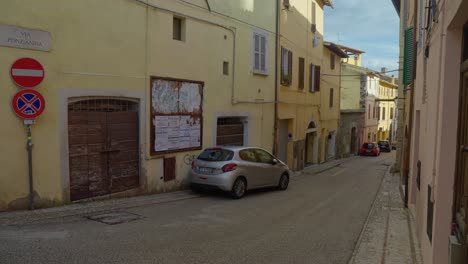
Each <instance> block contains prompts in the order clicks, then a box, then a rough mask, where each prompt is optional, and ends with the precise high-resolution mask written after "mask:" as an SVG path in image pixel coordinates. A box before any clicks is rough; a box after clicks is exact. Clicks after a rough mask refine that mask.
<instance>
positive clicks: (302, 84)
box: [299, 58, 305, 89]
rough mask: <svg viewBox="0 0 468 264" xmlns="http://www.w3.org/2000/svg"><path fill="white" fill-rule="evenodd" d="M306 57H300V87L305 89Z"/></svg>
mask: <svg viewBox="0 0 468 264" xmlns="http://www.w3.org/2000/svg"><path fill="white" fill-rule="evenodd" d="M304 66H305V60H304V58H299V89H304V70H305V69H304Z"/></svg>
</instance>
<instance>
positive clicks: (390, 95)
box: [376, 75, 398, 143]
mask: <svg viewBox="0 0 468 264" xmlns="http://www.w3.org/2000/svg"><path fill="white" fill-rule="evenodd" d="M397 96H398V86H397V85H396V84H395V78H394V77H388V76H385V75H381V76H380V79H379V96H378V99H377V103H378V106H377V107H378V110H377V111H376V112H377V113H379V115H380V116H379V117H378V120H379V121H378V132H377V141H380V140H388V141H389V142H390V143H392V142H394V141H396V140H395V136H396V127H397V109H396V104H395V99H396V98H397Z"/></svg>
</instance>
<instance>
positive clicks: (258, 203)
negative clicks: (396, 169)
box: [0, 153, 394, 264]
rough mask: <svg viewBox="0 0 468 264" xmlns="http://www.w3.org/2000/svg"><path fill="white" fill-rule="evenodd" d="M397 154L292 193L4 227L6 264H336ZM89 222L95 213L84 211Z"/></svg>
mask: <svg viewBox="0 0 468 264" xmlns="http://www.w3.org/2000/svg"><path fill="white" fill-rule="evenodd" d="M393 159H394V156H393V155H392V154H386V153H382V155H381V156H380V157H377V158H375V157H356V158H352V159H350V160H349V161H347V162H345V163H343V164H341V165H339V166H338V167H334V168H332V169H330V170H327V171H325V172H322V173H320V174H317V175H310V174H308V173H307V171H305V172H303V173H301V174H299V175H297V176H295V177H293V178H292V179H291V183H290V187H289V189H288V190H287V191H285V192H282V191H276V190H262V191H255V192H251V193H249V194H248V195H247V196H246V197H245V198H243V199H240V200H232V199H230V198H228V197H227V196H225V195H223V194H219V193H213V194H209V195H207V196H203V197H200V198H194V199H188V200H183V201H177V202H170V203H164V204H156V205H147V206H141V207H134V208H131V209H128V210H125V213H130V214H127V215H130V216H132V214H135V215H137V216H140V218H139V219H137V220H134V221H130V222H124V223H121V224H114V225H108V224H104V223H101V222H98V221H93V220H89V219H88V218H87V217H86V216H82V215H80V216H72V217H67V218H65V219H63V221H61V222H60V223H59V224H57V223H49V224H47V223H46V224H40V225H39V224H32V225H25V226H0V263H2V264H6V263H314V264H320V263H324V264H325V263H326V264H332V263H340V264H346V263H347V262H348V260H349V259H350V258H351V254H352V252H353V249H354V247H355V244H356V242H357V240H358V238H359V235H360V232H361V229H362V227H363V224H364V222H365V221H366V218H367V215H368V213H369V210H370V208H371V205H372V203H373V201H374V198H375V195H376V193H377V191H378V188H379V186H380V184H381V181H382V177H383V176H384V173H385V171H386V170H387V169H388V166H390V165H391V163H392V162H393ZM89 216H92V215H88V217H89Z"/></svg>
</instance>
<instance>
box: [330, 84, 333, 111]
mask: <svg viewBox="0 0 468 264" xmlns="http://www.w3.org/2000/svg"><path fill="white" fill-rule="evenodd" d="M332 107H333V88H330V108H332Z"/></svg>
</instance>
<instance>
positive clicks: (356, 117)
mask: <svg viewBox="0 0 468 264" xmlns="http://www.w3.org/2000/svg"><path fill="white" fill-rule="evenodd" d="M364 118H365V112H363V111H354V112H341V117H340V124H339V130H338V137H337V141H336V144H337V147H336V148H337V154H336V157H337V158H346V157H349V156H351V155H355V154H357V151H358V149H359V145H360V144H361V143H362V142H360V138H361V134H362V131H363V129H364ZM353 127H355V128H356V137H355V152H354V153H351V131H352V128H353Z"/></svg>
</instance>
